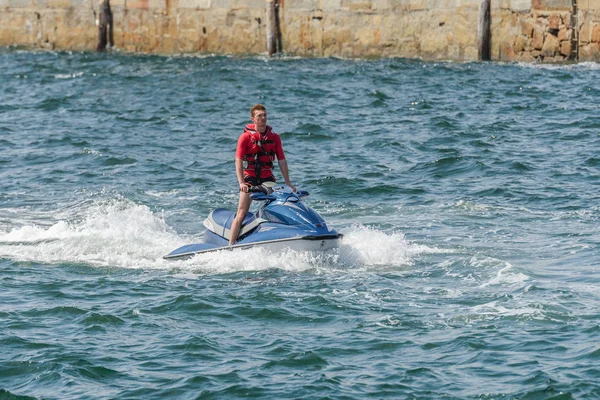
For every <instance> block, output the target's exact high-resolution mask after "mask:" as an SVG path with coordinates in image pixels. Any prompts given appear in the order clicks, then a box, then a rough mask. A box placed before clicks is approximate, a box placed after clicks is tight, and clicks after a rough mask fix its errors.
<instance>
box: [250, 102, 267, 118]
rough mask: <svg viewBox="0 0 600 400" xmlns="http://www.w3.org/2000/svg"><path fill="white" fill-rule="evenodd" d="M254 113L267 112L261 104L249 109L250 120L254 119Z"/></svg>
mask: <svg viewBox="0 0 600 400" xmlns="http://www.w3.org/2000/svg"><path fill="white" fill-rule="evenodd" d="M254 111H264V112H267V107H265V106H263V105H262V104H255V105H253V106H252V108H251V109H250V117H252V118H254Z"/></svg>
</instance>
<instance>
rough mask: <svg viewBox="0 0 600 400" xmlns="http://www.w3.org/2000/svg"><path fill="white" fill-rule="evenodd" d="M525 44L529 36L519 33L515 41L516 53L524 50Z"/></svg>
mask: <svg viewBox="0 0 600 400" xmlns="http://www.w3.org/2000/svg"><path fill="white" fill-rule="evenodd" d="M525 46H527V38H526V37H525V36H523V35H518V36H517V37H516V38H515V43H514V45H513V49H514V51H515V53H521V52H523V51H524V50H525Z"/></svg>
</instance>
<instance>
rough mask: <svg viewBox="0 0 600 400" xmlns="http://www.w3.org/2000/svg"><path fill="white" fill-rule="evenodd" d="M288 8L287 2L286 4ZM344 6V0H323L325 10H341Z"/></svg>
mask: <svg viewBox="0 0 600 400" xmlns="http://www.w3.org/2000/svg"><path fill="white" fill-rule="evenodd" d="M285 7H286V8H287V3H286V5H285ZM341 7H342V0H321V9H322V10H323V11H339V10H340V8H341Z"/></svg>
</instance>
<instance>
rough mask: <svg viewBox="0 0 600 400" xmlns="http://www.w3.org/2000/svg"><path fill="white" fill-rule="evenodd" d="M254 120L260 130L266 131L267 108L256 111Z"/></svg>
mask: <svg viewBox="0 0 600 400" xmlns="http://www.w3.org/2000/svg"><path fill="white" fill-rule="evenodd" d="M252 121H253V122H254V125H255V126H256V129H257V130H258V131H259V132H262V131H264V129H265V127H266V126H267V112H266V111H265V110H256V111H254V116H253V117H252Z"/></svg>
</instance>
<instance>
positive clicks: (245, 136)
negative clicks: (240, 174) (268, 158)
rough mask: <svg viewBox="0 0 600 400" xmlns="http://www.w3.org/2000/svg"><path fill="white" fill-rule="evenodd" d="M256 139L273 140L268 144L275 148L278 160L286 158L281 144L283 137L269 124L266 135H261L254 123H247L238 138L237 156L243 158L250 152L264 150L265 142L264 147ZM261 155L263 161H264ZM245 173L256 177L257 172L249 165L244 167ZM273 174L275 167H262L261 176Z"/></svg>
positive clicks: (254, 152)
mask: <svg viewBox="0 0 600 400" xmlns="http://www.w3.org/2000/svg"><path fill="white" fill-rule="evenodd" d="M254 140H261V141H264V140H266V141H273V142H274V143H273V144H269V145H268V146H269V147H270V148H271V149H273V151H274V152H275V156H276V157H277V160H285V154H284V153H283V146H282V145H281V138H280V137H279V135H278V134H276V133H275V132H273V131H272V130H271V127H270V126H268V125H267V131H266V135H261V134H260V133H258V132H257V131H256V128H255V126H254V124H248V125H246V129H245V130H244V133H242V134H241V135H240V137H239V139H238V143H237V148H236V150H235V158H237V159H240V160H243V159H244V157H245V156H246V155H248V154H256V153H257V152H259V151H264V149H265V145H264V144H263V148H262V149H261V147H260V146H259V145H258V144H257V143H255V142H254ZM262 158H263V157H261V161H262ZM244 174H245V175H250V176H254V177H256V172H255V171H254V168H253V167H252V166H250V165H249V167H248V168H245V169H244ZM272 175H273V168H272V167H267V166H262V167H261V169H260V178H268V177H270V176H272Z"/></svg>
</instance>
